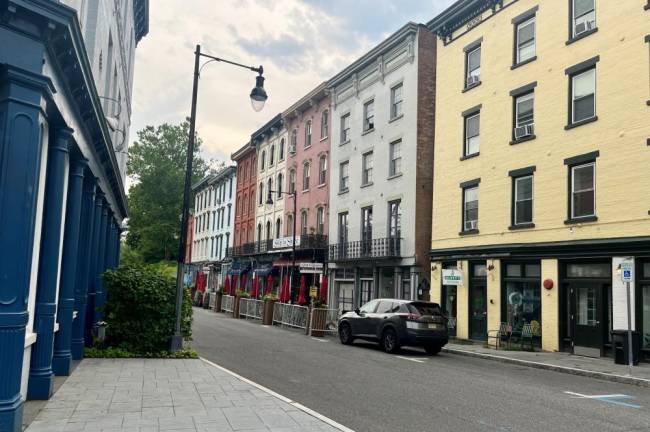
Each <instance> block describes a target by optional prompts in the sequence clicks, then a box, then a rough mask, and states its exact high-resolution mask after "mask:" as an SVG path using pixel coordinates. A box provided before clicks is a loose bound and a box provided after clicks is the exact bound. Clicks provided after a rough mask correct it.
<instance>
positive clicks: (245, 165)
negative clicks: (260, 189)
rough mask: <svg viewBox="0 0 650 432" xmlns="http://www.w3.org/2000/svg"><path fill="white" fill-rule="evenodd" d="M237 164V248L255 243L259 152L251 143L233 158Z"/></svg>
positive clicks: (235, 241) (234, 243)
mask: <svg viewBox="0 0 650 432" xmlns="http://www.w3.org/2000/svg"><path fill="white" fill-rule="evenodd" d="M231 158H232V160H233V161H235V163H237V196H236V203H237V204H236V208H235V227H234V228H235V230H234V239H233V240H234V241H233V246H234V247H235V248H237V247H239V246H242V245H244V244H245V243H249V242H253V241H254V238H255V237H254V232H255V231H254V230H255V209H256V206H255V183H256V179H257V175H256V172H257V169H256V167H257V152H256V151H255V146H254V145H252V143H251V142H248V143H246V144H245V145H244V146H243V147H242V148H240V149H239V150H237V151H236V152H235V153H233V154H232V156H231Z"/></svg>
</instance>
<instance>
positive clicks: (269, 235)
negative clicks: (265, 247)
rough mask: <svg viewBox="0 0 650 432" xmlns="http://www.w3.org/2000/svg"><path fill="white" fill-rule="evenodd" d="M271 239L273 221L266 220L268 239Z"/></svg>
mask: <svg viewBox="0 0 650 432" xmlns="http://www.w3.org/2000/svg"><path fill="white" fill-rule="evenodd" d="M269 240H271V221H266V241H269Z"/></svg>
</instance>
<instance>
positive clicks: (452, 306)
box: [441, 262, 458, 336]
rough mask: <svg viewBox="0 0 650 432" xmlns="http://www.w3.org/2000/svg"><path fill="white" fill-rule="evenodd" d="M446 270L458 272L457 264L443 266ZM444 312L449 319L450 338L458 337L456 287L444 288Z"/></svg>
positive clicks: (446, 286)
mask: <svg viewBox="0 0 650 432" xmlns="http://www.w3.org/2000/svg"><path fill="white" fill-rule="evenodd" d="M442 268H443V269H445V270H452V269H453V270H457V267H456V263H455V262H454V263H448V264H443V266H442ZM441 294H442V296H441V299H442V305H441V306H442V310H443V312H444V314H445V315H446V316H447V318H448V319H449V322H448V327H449V336H456V303H457V301H458V295H457V287H456V285H443V286H442V293H441Z"/></svg>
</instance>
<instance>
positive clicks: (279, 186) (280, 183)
mask: <svg viewBox="0 0 650 432" xmlns="http://www.w3.org/2000/svg"><path fill="white" fill-rule="evenodd" d="M275 187H276V188H277V190H278V199H281V198H282V173H280V174H278V181H277V182H276V183H275Z"/></svg>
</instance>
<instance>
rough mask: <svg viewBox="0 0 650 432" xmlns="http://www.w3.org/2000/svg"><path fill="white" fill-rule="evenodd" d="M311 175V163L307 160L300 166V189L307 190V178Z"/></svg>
mask: <svg viewBox="0 0 650 432" xmlns="http://www.w3.org/2000/svg"><path fill="white" fill-rule="evenodd" d="M310 177H311V164H310V163H309V162H307V163H305V164H304V165H303V166H302V190H303V191H306V190H309V178H310Z"/></svg>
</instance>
